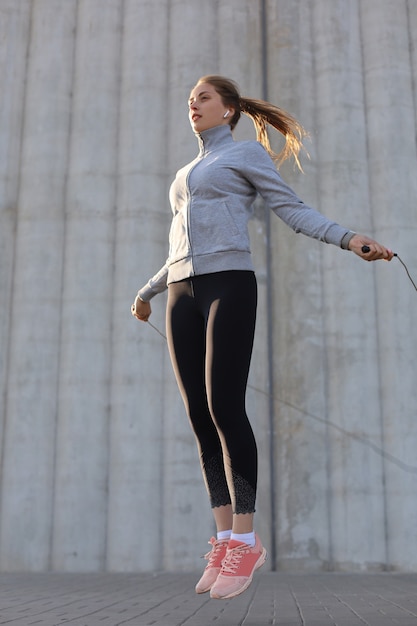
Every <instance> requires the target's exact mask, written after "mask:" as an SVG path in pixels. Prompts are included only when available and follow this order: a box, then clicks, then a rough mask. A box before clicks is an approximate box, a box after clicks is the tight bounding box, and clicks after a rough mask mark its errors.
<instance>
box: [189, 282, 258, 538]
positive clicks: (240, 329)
mask: <svg viewBox="0 0 417 626" xmlns="http://www.w3.org/2000/svg"><path fill="white" fill-rule="evenodd" d="M194 288H195V295H196V298H197V300H198V301H199V304H200V306H201V307H202V309H203V310H205V312H206V318H207V329H206V389H207V398H208V403H209V407H210V412H211V415H212V417H213V420H214V422H215V424H216V427H217V430H218V433H219V437H220V440H221V443H222V449H223V458H224V463H225V471H226V476H227V482H228V485H229V491H230V494H231V499H232V506H233V512H234V519H233V530H234V532H237V533H239V534H240V533H246V532H249V531H251V530H252V528H253V513H254V511H255V498H256V486H257V448H256V442H255V438H254V434H253V431H252V428H251V425H250V422H249V419H248V416H247V414H246V406H245V396H246V386H247V379H248V374H249V367H250V360H251V355H252V347H253V339H254V331H255V320H256V305H257V286H256V279H255V276H254V274H253V272H240V271H236V272H219V273H217V274H213V275H205V276H201V277H198V280H196V281H194Z"/></svg>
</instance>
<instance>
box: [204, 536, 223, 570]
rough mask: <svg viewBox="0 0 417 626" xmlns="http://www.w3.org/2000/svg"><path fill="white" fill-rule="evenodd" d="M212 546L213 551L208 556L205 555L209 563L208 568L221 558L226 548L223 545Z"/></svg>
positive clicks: (213, 544)
mask: <svg viewBox="0 0 417 626" xmlns="http://www.w3.org/2000/svg"><path fill="white" fill-rule="evenodd" d="M209 543H211V541H209ZM212 546H213V547H212V549H211V550H209V552H207V554H204V555H203V558H204V559H206V560H207V561H208V564H207V567H210V566H212V565H214V563H215V561H216V559H217V558H218V556H219V552H220V551H221V550H222V549H223V548H224V546H223V545H222V544H221V543H220V544H217V545H216V544H215V543H212Z"/></svg>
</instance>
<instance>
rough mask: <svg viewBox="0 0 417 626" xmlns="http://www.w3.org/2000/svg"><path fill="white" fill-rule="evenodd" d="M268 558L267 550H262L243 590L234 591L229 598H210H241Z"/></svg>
mask: <svg viewBox="0 0 417 626" xmlns="http://www.w3.org/2000/svg"><path fill="white" fill-rule="evenodd" d="M266 557H267V551H266V550H265V548H263V549H262V554H261V556H260V557H259V559H258V560H257V561H256V563H255V567H254V568H253V572H252V574H251V576H250V577H249V578H248V580H247V581H246V583H245V584H244V586H243V587H242V588H241V589H239V590H238V591H234V592H233V593H229V594H228V595H227V596H215V595H211V594H210V597H211V598H213V600H230V598H235V597H236V596H239V595H240V594H241V593H243V592H244V591H246V589H247V588H248V587H249V585H250V584H251V582H252V580H253V575H254V573H255V572H256V570H258V569H260V568H261V567H262V565H263V564H264V563H265V561H266Z"/></svg>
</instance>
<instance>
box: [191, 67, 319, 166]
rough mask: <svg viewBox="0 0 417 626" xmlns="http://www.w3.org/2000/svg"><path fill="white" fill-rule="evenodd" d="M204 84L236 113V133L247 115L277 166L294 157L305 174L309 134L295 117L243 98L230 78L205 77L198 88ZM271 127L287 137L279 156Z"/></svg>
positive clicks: (233, 117)
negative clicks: (301, 156) (304, 154)
mask: <svg viewBox="0 0 417 626" xmlns="http://www.w3.org/2000/svg"><path fill="white" fill-rule="evenodd" d="M201 83H208V84H209V85H212V86H213V87H214V89H215V90H216V91H217V93H218V94H219V95H220V97H221V99H222V102H223V104H224V105H225V106H230V107H232V108H233V109H234V114H233V116H232V117H231V118H230V122H229V124H230V127H231V129H232V130H233V129H234V128H235V126H236V124H237V123H238V121H239V119H240V114H241V113H245V115H248V116H249V117H250V118H251V119H252V121H253V124H254V126H255V130H256V138H257V140H258V141H259V142H260V143H261V144H262V145H263V146H264V148H265V149H266V150H267V151H268V153H269V154H270V155H271V157H272V158H273V160H274V161H275V162H276V163H277V167H279V166H280V165H281V164H282V163H283V162H284V161H286V160H287V159H289V158H290V157H293V158H294V160H295V162H296V164H297V166H298V168H299V169H300V170H301V171H302V167H301V164H300V160H299V158H298V155H299V153H300V151H301V150H302V149H304V150H305V148H304V146H303V138H304V137H306V136H307V134H308V133H307V132H306V131H305V129H304V128H303V126H302V125H301V124H300V123H299V122H298V121H297V120H296V119H295V118H294V117H293V116H292V115H290V114H289V113H287V111H284V110H283V109H280V108H279V107H277V106H275V105H274V104H271V103H270V102H266V101H265V100H255V99H253V98H243V97H242V96H241V95H240V94H239V88H238V86H237V84H236V83H235V82H234V81H233V80H230V78H225V77H224V76H216V75H208V76H202V77H201V78H200V79H199V80H198V81H197V85H200V84H201ZM268 124H269V125H270V126H272V127H273V128H275V130H277V131H278V132H280V133H281V134H282V135H283V136H284V137H285V145H284V147H283V149H282V150H281V152H280V153H279V154H276V153H275V152H274V151H273V150H272V148H271V144H270V142H269V137H268V132H267V125H268Z"/></svg>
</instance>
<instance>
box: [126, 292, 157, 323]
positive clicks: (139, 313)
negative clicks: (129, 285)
mask: <svg viewBox="0 0 417 626" xmlns="http://www.w3.org/2000/svg"><path fill="white" fill-rule="evenodd" d="M130 310H131V312H132V315H133V317H136V319H137V320H140V321H141V322H147V321H148V319H149V316H150V314H151V313H152V309H151V305H150V304H149V302H144V301H143V300H141V299H140V298H139V296H136V298H135V301H134V303H133V304H132V306H131V307H130Z"/></svg>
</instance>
